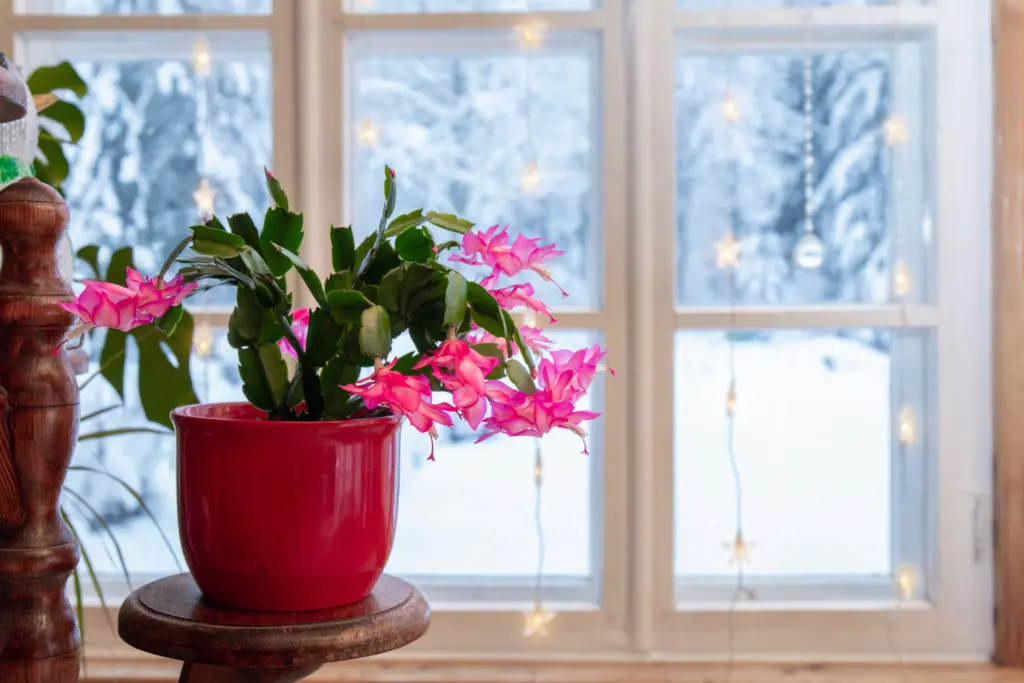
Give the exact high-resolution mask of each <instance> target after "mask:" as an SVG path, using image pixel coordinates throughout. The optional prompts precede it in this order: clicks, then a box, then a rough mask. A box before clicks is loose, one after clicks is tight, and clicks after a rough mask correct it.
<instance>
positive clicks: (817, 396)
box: [79, 332, 890, 576]
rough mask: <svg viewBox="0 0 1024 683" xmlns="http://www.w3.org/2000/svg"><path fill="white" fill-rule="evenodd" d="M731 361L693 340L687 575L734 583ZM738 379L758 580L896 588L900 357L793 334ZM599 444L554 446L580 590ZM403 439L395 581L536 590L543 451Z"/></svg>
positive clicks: (548, 493) (754, 344)
mask: <svg viewBox="0 0 1024 683" xmlns="http://www.w3.org/2000/svg"><path fill="white" fill-rule="evenodd" d="M561 341H562V342H563V343H570V344H582V343H585V342H586V341H587V339H586V337H585V336H584V335H579V334H576V335H572V338H569V335H563V339H562V340H561ZM727 348H728V347H727V344H726V341H725V337H724V336H723V335H722V334H720V333H683V334H680V336H679V338H678V343H677V348H676V359H675V360H676V364H677V367H678V375H677V378H678V382H679V386H678V388H677V397H676V401H677V404H676V411H675V412H676V431H677V434H676V449H677V454H678V456H677V461H676V462H677V478H676V491H677V527H676V543H677V551H678V552H677V555H678V557H677V562H676V568H677V572H686V573H696V574H724V573H727V572H730V571H732V570H730V568H729V567H728V565H727V553H726V551H725V550H724V549H723V548H722V544H723V543H725V542H726V541H727V540H729V539H730V538H731V535H732V532H733V528H734V527H733V525H734V514H735V502H734V494H733V482H732V479H731V474H730V470H729V466H728V461H727V455H726V450H725V447H726V442H725V435H726V423H725V419H724V410H723V405H724V397H725V392H726V387H727V377H728V352H727ZM220 351H221V350H218V352H220ZM228 351H229V350H228ZM736 367H737V373H738V383H737V393H738V400H737V420H736V454H737V461H738V464H739V466H740V469H741V475H742V483H743V485H744V492H745V493H744V495H745V501H744V502H745V520H744V521H745V525H746V533H747V537H748V539H749V540H750V541H751V542H752V543H754V544H755V546H754V549H753V562H754V564H753V565H752V566H751V567H750V571H751V572H753V573H761V574H779V573H782V574H835V573H841V574H876V573H881V572H886V571H887V569H888V553H889V417H888V416H889V412H890V411H889V397H888V390H889V389H888V387H889V361H888V357H887V355H886V354H884V353H882V352H879V351H877V350H875V349H871V348H869V347H867V346H865V345H864V344H862V343H860V342H857V341H853V340H849V339H841V338H838V337H834V336H818V337H813V336H806V335H804V334H802V333H795V334H794V333H783V332H779V333H775V334H774V335H773V336H772V337H770V338H768V339H764V340H750V341H744V342H740V343H738V344H737V346H736ZM202 373H203V370H202V369H201V368H197V388H199V389H200V393H201V394H203V393H206V392H203V391H202V388H203V381H204V380H203V378H202ZM620 376H621V375H620ZM614 381H615V380H614V379H612V380H610V382H612V383H613V382H614ZM218 384H219V383H218ZM231 393H233V392H232V391H231V390H230V387H225V386H219V390H218V391H215V392H213V395H212V396H211V398H212V399H214V400H225V399H228V398H232V396H231V395H230V394H231ZM207 395H209V394H208V393H207ZM594 431H595V435H594V438H593V440H592V443H591V452H592V455H591V456H584V455H582V454H581V453H580V442H579V440H578V439H577V438H576V437H575V436H573V435H572V434H568V433H556V434H552V435H551V436H549V437H548V438H547V439H545V440H544V446H543V447H544V453H545V456H546V458H545V485H544V491H543V496H544V502H545V505H544V525H545V535H546V542H547V557H546V572H547V573H549V574H555V575H564V576H572V575H575V576H580V575H586V574H589V573H590V570H591V566H590V559H589V558H590V556H591V546H590V531H589V525H590V514H589V496H590V494H591V490H590V474H589V469H590V467H591V460H590V458H595V457H596V458H600V457H602V455H601V454H602V450H601V445H600V426H599V425H598V426H597V428H596V429H595V430H594ZM403 438H404V449H403V451H404V453H403V471H402V483H401V494H400V500H401V502H400V519H399V531H398V538H397V540H396V544H395V549H394V553H393V555H392V558H391V563H390V565H389V570H390V571H392V572H395V573H399V574H402V573H415V574H447V575H460V574H461V575H466V574H476V575H526V576H529V575H531V574H532V573H533V571H534V570H535V566H536V565H535V563H536V550H535V549H536V545H535V536H534V527H533V504H534V492H533V483H532V478H533V444H532V443H531V442H530V441H523V440H519V441H517V440H512V439H507V438H500V437H499V438H495V439H492V440H490V441H488V442H485V443H483V444H479V445H473V443H472V439H464V440H460V441H458V442H456V441H453V440H452V439H451V438H450V437H449V438H446V439H445V440H443V441H442V442H441V443H439V445H438V451H437V462H435V463H430V462H425V457H426V454H427V452H428V449H429V443H428V441H427V440H426V437H424V436H422V435H420V434H418V433H416V432H414V431H412V430H407V431H406V433H405V434H404V436H403ZM171 441H172V440H170V439H167V440H166V445H165V446H164V447H162V448H161V449H160V450H161V454H152V453H151V454H149V455H148V458H149V459H148V460H147V461H146V462H147V463H148V464H147V465H146V467H148V468H150V469H149V473H150V474H151V475H152V479H151V480H152V481H155V482H157V484H155V485H153V486H152V489H151V491H150V492H149V494H148V495H147V497H148V498H149V499H150V500H151V502H152V505H153V507H154V509H155V511H156V513H157V514H158V516H159V518H160V520H161V523H162V525H163V526H164V528H165V529H166V530H167V532H168V535H169V536H171V537H172V540H176V539H175V537H176V526H175V518H174V477H173V471H172V467H173V458H172V456H171V452H170V451H171V449H172V448H173V443H172V442H171ZM123 444H124V445H125V446H128V442H127V441H125V442H123ZM136 455H137V454H136ZM666 456H667V454H666ZM121 462H125V461H123V460H122V461H121ZM101 492H102V493H103V495H108V496H109V495H111V490H110V489H105V490H104V489H102V488H98V489H96V490H95V491H94V492H93V496H96V495H100V493H101ZM595 493H596V492H595ZM79 526H84V525H81V524H80V525H79ZM117 535H118V538H119V539H120V541H121V544H122V546H123V548H124V550H125V554H126V555H127V556H128V562H129V564H130V566H131V569H132V571H133V572H140V573H153V572H155V573H160V572H170V571H172V570H173V569H174V565H173V563H172V560H171V557H170V555H169V554H168V553H167V551H166V550H165V549H163V548H162V547H161V544H160V542H159V540H158V537H157V536H156V534H155V532H154V531H153V529H152V525H151V524H150V523H148V522H147V521H145V520H140V519H133V520H130V521H128V522H126V523H124V524H121V525H118V527H117ZM88 536H89V538H87V541H86V542H87V547H88V548H90V549H92V550H93V553H92V554H93V556H94V558H95V559H96V561H97V562H98V564H99V565H101V566H102V567H103V568H104V569H105V570H108V571H110V570H113V568H114V566H113V564H112V563H111V561H110V559H109V558H108V557H106V556H105V555H104V553H103V552H102V550H101V549H100V548H101V547H102V545H101V539H100V537H99V536H98V535H96V534H94V533H91V532H90V533H89V534H88Z"/></svg>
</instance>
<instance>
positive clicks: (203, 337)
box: [192, 320, 213, 358]
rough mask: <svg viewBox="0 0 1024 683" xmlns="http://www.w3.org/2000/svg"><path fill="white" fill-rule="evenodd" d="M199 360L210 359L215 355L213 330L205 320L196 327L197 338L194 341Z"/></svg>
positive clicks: (193, 344)
mask: <svg viewBox="0 0 1024 683" xmlns="http://www.w3.org/2000/svg"><path fill="white" fill-rule="evenodd" d="M192 346H193V347H194V349H195V354H196V357H197V358H209V357H210V355H211V354H212V353H213V328H212V327H210V323H208V322H206V321H205V320H204V321H202V322H201V323H199V325H197V326H196V334H195V338H194V339H193V340H192Z"/></svg>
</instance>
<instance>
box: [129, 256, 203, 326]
mask: <svg viewBox="0 0 1024 683" xmlns="http://www.w3.org/2000/svg"><path fill="white" fill-rule="evenodd" d="M125 279H126V283H127V285H128V289H130V290H132V291H133V292H135V293H137V294H138V297H139V310H140V311H142V312H144V313H146V314H149V315H150V316H151V317H152V318H153V319H156V318H162V317H163V316H164V315H165V314H166V313H167V311H169V310H170V309H171V308H172V307H174V306H177V305H179V304H180V303H181V302H183V301H184V300H185V299H187V298H188V297H189V295H191V294H192V292H194V291H195V290H196V287H197V283H195V282H192V283H189V284H186V283H185V278H184V277H182V276H181V275H177V276H175V277H174V278H173V279H172V280H170V281H169V282H164V280H163V279H162V278H159V277H158V278H149V277H147V276H145V275H142V274H141V273H139V272H138V271H136V270H134V269H132V268H128V269H127V271H126V277H125Z"/></svg>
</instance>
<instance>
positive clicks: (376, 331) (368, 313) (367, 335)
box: [359, 306, 391, 358]
mask: <svg viewBox="0 0 1024 683" xmlns="http://www.w3.org/2000/svg"><path fill="white" fill-rule="evenodd" d="M359 348H360V349H361V350H362V352H363V353H364V354H366V355H367V356H371V357H373V358H387V356H388V354H389V353H391V320H390V318H389V317H388V312H387V310H386V309H385V308H384V307H383V306H371V307H370V308H367V309H366V310H365V311H363V315H362V319H361V326H360V328H359Z"/></svg>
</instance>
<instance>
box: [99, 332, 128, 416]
mask: <svg viewBox="0 0 1024 683" xmlns="http://www.w3.org/2000/svg"><path fill="white" fill-rule="evenodd" d="M127 338H128V335H126V334H125V333H124V332H121V331H120V330H110V329H108V330H107V331H106V336H105V338H104V340H103V350H102V351H100V375H101V376H102V377H103V379H105V380H107V383H108V384H110V387H111V388H112V389H113V390H114V391H116V392H117V395H118V396H119V397H121V400H122V401H123V400H124V367H125V351H126V340H127Z"/></svg>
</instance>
